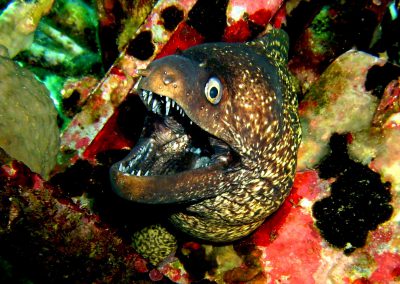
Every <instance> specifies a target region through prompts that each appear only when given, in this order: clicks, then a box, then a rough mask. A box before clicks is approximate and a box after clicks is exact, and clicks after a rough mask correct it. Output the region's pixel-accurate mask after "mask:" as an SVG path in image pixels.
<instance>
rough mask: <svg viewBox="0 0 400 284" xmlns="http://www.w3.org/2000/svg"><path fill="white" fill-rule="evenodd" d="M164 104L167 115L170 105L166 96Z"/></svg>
mask: <svg viewBox="0 0 400 284" xmlns="http://www.w3.org/2000/svg"><path fill="white" fill-rule="evenodd" d="M165 101H166V105H165V115H168V113H169V108H170V107H171V100H170V99H169V98H168V97H167V98H165Z"/></svg>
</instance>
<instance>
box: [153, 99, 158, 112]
mask: <svg viewBox="0 0 400 284" xmlns="http://www.w3.org/2000/svg"><path fill="white" fill-rule="evenodd" d="M157 106H158V102H157V100H154V101H153V106H152V109H153V112H155V113H156V112H157Z"/></svg>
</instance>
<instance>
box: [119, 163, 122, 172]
mask: <svg viewBox="0 0 400 284" xmlns="http://www.w3.org/2000/svg"><path fill="white" fill-rule="evenodd" d="M122 169H123V166H122V164H119V167H118V170H119V171H120V172H122Z"/></svg>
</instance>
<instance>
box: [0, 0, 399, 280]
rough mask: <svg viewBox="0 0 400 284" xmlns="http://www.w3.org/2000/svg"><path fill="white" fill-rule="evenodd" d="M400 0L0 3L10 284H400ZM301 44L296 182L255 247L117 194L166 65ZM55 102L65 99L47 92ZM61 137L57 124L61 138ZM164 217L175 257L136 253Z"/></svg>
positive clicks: (5, 264)
mask: <svg viewBox="0 0 400 284" xmlns="http://www.w3.org/2000/svg"><path fill="white" fill-rule="evenodd" d="M399 8H400V6H399V1H385V0H371V1H366V0H364V1H362V0H357V1H316V0H309V1H303V0H296V1H294V0H292V1H272V0H265V1H245V0H231V1H228V0H224V1H222V0H218V1H214V2H212V3H211V2H209V1H205V0H198V1H195V0H190V1H173V0H169V1H163V0H161V1H150V0H140V1H123V0H104V1H101V0H97V1H95V2H92V1H83V0H57V1H53V0H37V1H27V2H24V1H14V2H9V1H0V9H1V10H2V12H1V15H0V35H1V36H0V47H1V48H0V56H1V58H0V59H1V61H0V64H1V66H0V72H1V81H0V91H1V97H0V110H1V113H0V116H1V122H0V131H1V133H0V161H1V163H0V165H1V167H0V196H1V199H0V202H1V204H0V283H43V282H46V283H53V282H57V283H93V282H95V283H154V282H158V283H396V282H398V281H400V226H399V222H400V219H399V216H400V215H399V208H400V143H399V142H398V141H399V139H400V128H399V124H400V109H399V100H400V84H399V80H400V79H399V76H400V68H399V64H400V47H399V41H400V19H399V16H398V10H399ZM268 25H272V26H275V27H277V28H282V29H284V30H285V31H286V32H287V33H288V34H289V38H290V54H289V59H290V62H289V68H290V70H291V71H292V73H293V74H294V75H295V76H296V77H297V79H298V80H299V82H300V85H301V89H302V96H301V97H300V98H299V102H300V106H299V114H300V117H301V124H302V129H303V141H302V144H301V147H300V151H299V155H298V172H297V175H296V179H295V184H294V186H293V189H292V191H291V194H290V195H289V197H288V198H287V199H286V201H285V203H284V204H283V206H282V207H281V208H280V209H279V210H278V211H277V212H276V213H275V214H274V215H272V216H271V217H270V218H268V219H267V220H266V221H265V223H264V224H263V225H262V226H261V227H260V228H259V229H258V230H257V231H256V232H255V233H253V234H252V235H251V236H249V237H246V238H244V239H242V240H239V241H236V242H234V243H227V244H224V245H218V246H217V245H213V244H210V243H202V242H201V241H198V240H194V239H191V238H190V237H188V236H186V235H184V234H182V233H179V232H176V231H174V230H173V228H170V227H169V226H168V224H167V223H166V220H165V219H164V217H165V216H166V214H167V213H168V211H169V210H170V208H168V207H167V206H143V205H137V204H132V203H129V202H127V201H124V200H121V199H120V198H119V197H117V196H116V195H115V194H114V193H113V192H112V190H111V185H110V182H109V179H108V171H109V167H110V166H111V165H112V164H113V163H114V162H116V161H118V160H120V159H121V158H122V157H124V156H125V155H126V154H127V153H128V152H129V149H131V148H132V146H133V145H135V143H136V141H137V139H138V137H139V135H140V132H141V129H142V126H143V121H144V117H145V112H146V111H145V109H144V106H143V105H142V104H141V102H140V99H139V98H138V96H137V94H135V93H134V92H132V91H131V89H132V87H133V85H134V84H135V83H136V81H137V79H138V77H139V75H138V73H137V70H138V69H142V68H145V67H146V66H147V64H149V63H150V62H151V61H152V60H154V59H157V58H160V57H162V56H165V55H169V54H173V53H175V52H179V50H184V49H186V48H188V47H190V46H193V45H196V44H200V43H203V42H212V41H225V42H242V41H247V40H250V39H253V38H256V37H257V36H260V35H262V34H263V33H264V31H265V29H266V27H267V26H268ZM49 97H50V98H51V100H50V99H49ZM57 126H58V127H57ZM150 224H163V225H165V227H166V228H167V230H169V231H170V232H172V233H173V234H174V235H175V237H176V239H177V242H176V243H173V244H172V245H173V246H175V248H176V252H175V253H174V254H171V255H169V256H168V257H167V258H166V259H165V260H163V261H161V262H160V263H158V264H156V265H155V264H154V263H151V262H150V261H149V260H148V259H146V258H145V257H144V256H145V255H140V254H139V253H137V252H136V251H135V249H134V248H133V245H132V237H133V236H134V235H135V233H136V232H138V231H140V230H141V229H142V228H144V227H146V226H148V225H150Z"/></svg>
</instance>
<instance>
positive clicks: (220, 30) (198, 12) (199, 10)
mask: <svg viewBox="0 0 400 284" xmlns="http://www.w3.org/2000/svg"><path fill="white" fill-rule="evenodd" d="M227 6H228V0H216V1H208V0H199V1H197V3H196V4H195V5H194V6H193V8H192V10H190V12H189V17H188V20H187V23H188V24H189V25H190V26H192V27H193V28H195V29H196V30H197V31H198V32H199V33H201V34H202V35H203V36H204V37H205V41H206V42H215V41H220V40H221V38H222V35H223V34H224V31H225V27H226V8H227Z"/></svg>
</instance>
